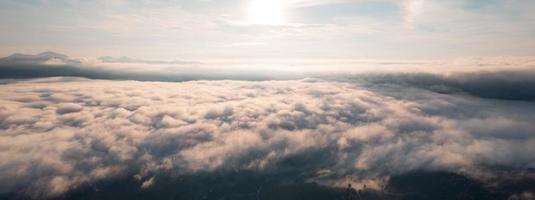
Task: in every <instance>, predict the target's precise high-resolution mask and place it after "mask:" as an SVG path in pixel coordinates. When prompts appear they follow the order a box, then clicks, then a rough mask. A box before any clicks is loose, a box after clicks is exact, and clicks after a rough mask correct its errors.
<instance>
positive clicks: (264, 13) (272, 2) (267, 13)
mask: <svg viewBox="0 0 535 200" xmlns="http://www.w3.org/2000/svg"><path fill="white" fill-rule="evenodd" d="M249 9H250V10H249V12H250V17H251V18H250V20H251V23H253V24H263V25H277V24H282V23H283V21H284V20H283V14H284V13H283V4H282V2H281V0H251V3H250V8H249Z"/></svg>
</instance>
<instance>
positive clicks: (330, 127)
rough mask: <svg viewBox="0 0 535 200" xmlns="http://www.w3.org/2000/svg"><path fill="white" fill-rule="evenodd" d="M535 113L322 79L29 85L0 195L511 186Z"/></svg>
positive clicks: (7, 144)
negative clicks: (92, 187)
mask: <svg viewBox="0 0 535 200" xmlns="http://www.w3.org/2000/svg"><path fill="white" fill-rule="evenodd" d="M533 113H535V105H534V104H532V103H528V102H518V101H499V100H492V99H480V98H476V97H469V96H462V95H447V94H440V93H435V92H432V91H429V90H424V89H418V88H412V87H406V86H400V85H381V86H377V87H369V86H366V84H360V83H352V82H335V81H323V80H319V79H304V80H299V81H264V82H247V81H194V82H184V83H161V82H137V81H100V80H86V79H69V78H64V79H62V78H50V79H37V80H31V81H17V82H11V83H7V84H5V85H1V86H0V130H1V132H2V134H0V177H2V179H1V180H0V193H14V192H16V191H24V192H23V193H24V194H27V195H30V196H33V197H53V196H57V195H61V194H64V193H66V192H69V191H71V190H73V189H75V188H77V187H79V186H82V185H84V184H90V183H95V182H99V181H102V180H109V179H113V178H118V177H124V176H125V175H126V176H131V177H132V176H133V177H135V179H136V180H139V187H140V188H142V189H146V188H150V187H152V186H154V185H158V179H157V178H155V175H156V174H158V173H170V174H174V175H175V176H182V175H188V174H194V173H198V172H210V171H217V170H233V169H240V170H252V171H274V172H277V171H280V170H284V169H289V170H298V171H300V173H303V174H307V175H306V178H307V179H309V180H311V181H313V182H317V183H321V184H325V185H329V186H344V184H346V181H347V180H348V177H349V180H352V181H353V182H354V184H356V185H360V184H366V183H367V184H368V186H369V187H377V188H379V187H381V184H384V183H382V181H383V182H384V180H385V178H386V177H389V176H392V175H396V174H403V173H407V172H410V171H414V170H441V171H449V172H454V173H461V174H466V175H468V176H470V177H474V178H476V179H479V180H483V181H484V180H490V179H495V178H497V179H498V180H499V179H500V178H499V177H501V176H502V174H503V173H505V171H503V170H504V169H505V170H512V171H513V172H515V173H517V174H519V173H528V174H529V173H532V172H530V169H533V168H535V162H534V161H535V155H534V154H533V148H532V147H533V146H535V135H534V133H535V125H533V123H532V121H534V120H535V119H534V118H535V117H534V116H533ZM307 155H316V156H307ZM526 170H527V171H526ZM515 173H513V174H510V173H508V176H512V177H515V176H517V175H514V174H515ZM524 175H525V174H524ZM524 175H522V176H524ZM518 176H520V175H518Z"/></svg>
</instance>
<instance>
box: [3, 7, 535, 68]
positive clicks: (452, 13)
mask: <svg viewBox="0 0 535 200" xmlns="http://www.w3.org/2000/svg"><path fill="white" fill-rule="evenodd" d="M534 13H535V4H534V3H533V2H532V1H530V0H507V1H499V0H448V1H439V0H286V1H282V0H270V1H268V0H247V1H246V0H225V1H216V0H161V1H148V0H95V1H81V0H1V1H0V18H2V20H0V27H2V29H1V30H0V55H1V56H8V55H10V54H12V53H16V52H18V53H34V54H35V53H40V52H43V51H48V50H51V51H55V52H60V53H64V54H67V55H70V56H74V57H100V56H115V57H119V56H128V57H133V58H144V59H168V60H173V59H180V60H194V61H207V60H237V59H239V60H247V59H250V60H261V59H265V60H291V59H294V60H295V59H297V60H312V59H317V60H318V59H319V60H321V59H326V60H335V59H341V60H344V59H445V58H459V57H462V58H464V57H494V56H531V55H534V54H535V41H534V40H533V39H532V37H533V35H535V14H534Z"/></svg>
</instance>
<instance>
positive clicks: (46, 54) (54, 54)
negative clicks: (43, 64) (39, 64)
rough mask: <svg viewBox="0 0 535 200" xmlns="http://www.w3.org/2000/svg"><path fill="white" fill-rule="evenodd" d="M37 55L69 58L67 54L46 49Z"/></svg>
mask: <svg viewBox="0 0 535 200" xmlns="http://www.w3.org/2000/svg"><path fill="white" fill-rule="evenodd" d="M37 56H41V57H46V58H62V59H67V58H68V56H67V55H64V54H60V53H56V52H53V51H45V52H43V53H40V54H38V55H37Z"/></svg>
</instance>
